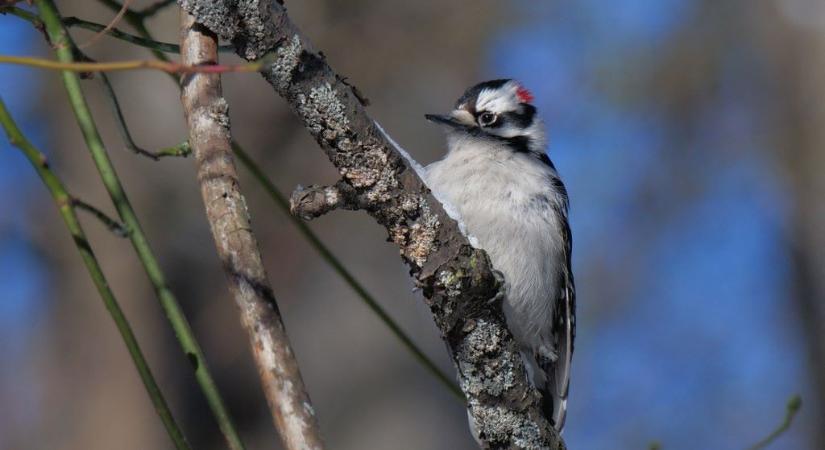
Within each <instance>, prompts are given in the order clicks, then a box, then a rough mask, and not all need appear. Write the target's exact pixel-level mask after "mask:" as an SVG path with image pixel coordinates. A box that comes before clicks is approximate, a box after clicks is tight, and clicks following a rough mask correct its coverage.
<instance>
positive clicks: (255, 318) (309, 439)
mask: <svg viewBox="0 0 825 450" xmlns="http://www.w3.org/2000/svg"><path fill="white" fill-rule="evenodd" d="M181 36H182V39H181V49H182V54H181V58H182V60H183V63H184V64H185V65H189V66H193V67H205V66H209V65H213V64H217V60H218V40H217V36H215V35H214V34H213V33H212V32H210V31H209V30H207V29H205V28H204V27H203V26H200V25H198V24H196V23H195V21H194V19H193V18H192V16H190V15H189V14H187V13H185V12H183V13H182V14H181ZM181 85H182V86H183V89H182V91H181V101H182V102H183V106H184V111H185V114H186V120H187V123H188V125H189V144H190V145H191V147H192V150H193V152H194V155H195V163H196V166H197V169H198V181H199V182H200V187H201V195H202V196H203V201H204V204H205V208H206V216H207V219H208V220H209V225H210V227H211V229H212V236H213V238H214V240H215V246H216V247H217V250H218V255H219V256H220V258H221V261H222V262H223V267H224V271H225V273H226V276H227V279H228V281H229V289H230V291H231V293H232V296H233V297H234V298H235V303H237V305H238V307H239V308H240V310H241V318H242V322H243V324H244V327H245V328H246V331H247V333H248V334H249V340H250V343H251V344H252V349H253V350H254V352H253V353H254V356H255V362H256V363H257V365H258V372H259V373H260V376H261V380H262V382H263V389H264V393H265V394H266V399H267V401H268V403H269V408H270V410H271V411H272V416H273V419H274V421H275V425H276V426H277V428H278V430H279V431H280V435H281V439H282V440H283V443H284V446H285V447H286V448H287V449H289V450H299V449H302V450H310V449H318V450H320V449H322V448H323V443H322V441H321V434H320V428H319V426H318V421H317V419H316V418H315V413H314V411H313V408H312V406H311V403H310V400H309V395H307V392H306V388H305V387H304V382H303V380H302V379H301V373H300V371H299V368H298V362H297V361H296V360H295V355H294V353H293V352H292V349H291V347H290V344H289V338H288V336H287V334H286V330H285V329H284V325H283V323H282V321H281V315H280V312H279V311H278V305H277V304H276V302H275V295H274V294H273V292H272V288H271V286H270V285H269V281H268V279H267V275H266V271H265V270H264V266H263V262H262V261H261V254H260V251H259V249H258V242H257V240H256V238H255V235H254V234H253V233H252V228H251V223H250V218H249V213H248V211H247V209H246V200H245V199H244V196H243V194H241V192H240V189H239V185H238V174H237V172H236V170H235V164H234V162H233V158H232V138H231V136H230V129H229V114H228V105H227V103H226V100H224V98H223V97H222V93H221V79H220V76H219V75H217V74H206V73H203V74H199V75H192V76H184V77H183V78H182V79H181Z"/></svg>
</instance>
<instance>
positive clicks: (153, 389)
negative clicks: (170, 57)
mask: <svg viewBox="0 0 825 450" xmlns="http://www.w3.org/2000/svg"><path fill="white" fill-rule="evenodd" d="M0 123H2V126H3V128H4V129H5V131H6V135H7V136H8V138H9V142H10V143H11V144H12V145H14V146H16V147H17V148H19V149H20V150H21V151H22V152H23V154H24V155H25V156H26V158H27V159H28V160H29V162H30V163H31V165H32V167H34V169H35V170H36V171H37V174H38V175H39V176H40V179H41V180H43V184H45V185H46V188H48V190H49V193H51V196H52V199H54V203H55V204H56V205H57V208H58V210H59V211H60V215H61V217H62V218H63V222H64V223H65V224H66V228H68V230H69V234H71V235H72V238H73V239H74V243H75V246H77V251H78V252H80V256H81V258H82V259H83V264H85V265H86V270H88V271H89V275H90V276H91V277H92V281H93V282H94V284H95V287H96V288H97V292H98V293H99V294H100V298H101V299H102V300H103V304H104V305H105V306H106V309H107V310H108V311H109V314H110V315H111V316H112V320H114V322H115V325H116V326H117V329H118V331H119V332H120V336H121V337H122V338H123V342H124V343H125V344H126V348H127V349H128V350H129V354H130V355H131V356H132V361H133V362H134V363H135V368H137V371H138V373H139V374H140V379H141V380H142V381H143V385H144V386H145V387H146V392H147V393H148V394H149V398H151V399H152V404H153V405H154V407H155V411H156V412H157V413H158V416H160V419H161V421H163V425H164V426H165V427H166V431H167V433H169V437H170V438H172V442H174V444H175V448H177V449H179V450H189V448H190V447H189V444H188V443H187V442H186V438H185V437H184V435H183V432H181V430H180V428H178V424H177V423H176V422H175V418H174V417H173V416H172V411H170V410H169V405H167V404H166V400H165V399H164V397H163V393H162V392H161V390H160V387H159V386H158V384H157V382H156V381H155V377H154V376H153V375H152V371H151V369H149V364H148V363H147V362H146V358H144V356H143V352H142V351H141V349H140V345H139V344H138V341H137V338H136V337H135V334H134V333H133V332H132V327H131V326H130V325H129V321H128V320H127V319H126V316H125V315H124V314H123V310H121V309H120V305H119V304H118V301H117V299H116V298H115V295H114V293H113V292H112V290H111V288H110V287H109V283H108V282H107V281H106V277H105V276H104V275H103V270H102V269H101V267H100V264H99V263H98V261H97V258H96V257H95V254H94V252H93V251H92V248H91V246H90V245H89V241H88V239H86V234H85V233H84V231H83V228H82V227H81V225H80V221H79V220H78V218H77V214H76V212H75V209H74V208H75V204H74V202H73V200H72V197H71V196H70V195H69V193H68V192H67V191H66V188H65V186H64V185H63V183H62V182H61V181H60V179H58V178H57V176H56V175H55V174H54V172H52V171H51V169H49V165H48V163H47V162H46V157H45V156H44V155H43V154H42V153H41V152H40V151H38V150H37V149H36V148H35V147H34V146H33V145H32V144H31V142H29V140H28V139H26V137H25V136H24V135H23V133H22V132H21V131H20V129H19V128H18V127H17V124H16V123H15V122H14V119H12V117H11V115H10V114H9V112H8V110H7V109H6V105H5V104H4V103H3V100H2V98H0Z"/></svg>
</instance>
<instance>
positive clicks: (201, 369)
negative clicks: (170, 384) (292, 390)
mask: <svg viewBox="0 0 825 450" xmlns="http://www.w3.org/2000/svg"><path fill="white" fill-rule="evenodd" d="M35 5H36V6H37V8H38V10H39V11H40V18H41V20H43V23H44V24H45V26H46V31H47V33H48V35H49V38H50V40H51V42H52V44H53V46H54V48H55V51H56V53H57V58H58V60H59V61H61V62H63V63H73V62H74V51H73V50H74V45H73V43H72V41H71V38H70V37H69V34H68V32H67V31H66V29H65V28H64V27H63V24H62V22H61V19H60V14H59V13H58V11H57V8H56V7H55V5H54V2H53V0H35ZM62 77H63V84H64V86H65V88H66V92H67V93H68V95H69V103H70V104H71V106H72V110H73V112H74V114H75V116H76V118H77V121H78V124H79V126H80V128H81V130H82V131H83V137H84V139H85V141H86V145H87V147H88V148H89V151H90V153H91V156H92V159H93V160H94V163H95V165H96V167H97V170H98V172H99V174H100V176H101V179H102V181H103V184H104V186H105V187H106V190H107V192H108V193H109V196H110V197H111V199H112V203H114V205H115V209H117V212H118V215H119V216H120V220H121V221H123V223H124V224H126V226H127V227H128V228H129V231H130V233H129V239H130V240H131V242H132V246H133V247H134V249H135V252H136V253H137V255H138V258H139V259H140V261H141V264H142V265H143V268H144V270H145V271H146V274H147V276H148V277H149V279H150V281H151V282H152V286H153V287H154V289H155V292H156V294H157V296H158V299H159V300H160V303H161V306H162V308H163V310H164V312H165V313H166V317H167V319H168V320H169V322H170V324H171V325H172V328H173V329H174V330H175V335H176V337H177V339H178V341H179V343H180V344H181V347H182V349H183V352H184V353H185V354H186V357H187V359H188V360H189V361H190V363H191V364H192V366H193V370H194V371H195V379H196V380H197V382H198V384H199V386H200V388H201V390H202V391H203V393H204V396H205V397H206V400H207V403H208V404H209V407H210V409H211V410H212V413H213V415H214V416H215V419H216V420H217V422H218V425H219V427H220V429H221V431H222V432H223V434H224V437H225V438H226V440H227V442H228V443H229V445H230V447H231V448H232V449H234V450H240V449H243V448H244V447H243V444H242V443H241V440H240V436H239V435H238V432H237V431H236V430H235V426H234V424H233V423H232V420H231V418H230V416H229V412H228V411H227V409H226V406H225V405H224V403H223V399H222V398H221V396H220V394H219V392H218V388H217V385H216V384H215V381H214V379H213V378H212V375H211V373H210V372H209V369H208V367H207V364H206V358H205V357H204V355H203V351H202V350H201V348H200V345H198V342H197V340H196V339H195V336H194V333H193V332H192V329H191V327H190V326H189V323H188V321H187V320H186V317H185V316H184V314H183V310H182V309H181V307H180V304H179V303H178V300H177V298H175V295H174V294H173V293H172V291H171V290H170V289H169V287H168V285H167V284H166V279H165V277H164V275H163V272H162V271H161V269H160V265H159V264H158V261H157V258H156V257H155V255H154V253H153V252H152V249H151V248H150V246H149V242H148V240H147V238H146V235H145V234H144V233H143V229H142V227H141V226H140V222H139V220H138V218H137V214H136V213H135V211H134V209H133V208H132V205H131V203H130V202H129V198H128V197H127V195H126V192H125V190H124V188H123V185H122V184H121V182H120V179H119V177H118V175H117V172H116V171H115V168H114V166H113V165H112V162H111V160H110V159H109V155H108V153H107V151H106V148H105V146H104V145H103V141H102V139H101V137H100V133H99V132H98V130H97V126H96V124H95V122H94V119H93V118H92V115H91V111H90V110H89V106H88V104H87V103H86V99H85V97H84V96H83V92H82V89H81V87H80V79H79V77H78V75H77V74H76V73H74V72H69V71H64V72H62Z"/></svg>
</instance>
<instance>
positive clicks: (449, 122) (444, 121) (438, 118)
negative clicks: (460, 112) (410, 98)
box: [424, 114, 468, 129]
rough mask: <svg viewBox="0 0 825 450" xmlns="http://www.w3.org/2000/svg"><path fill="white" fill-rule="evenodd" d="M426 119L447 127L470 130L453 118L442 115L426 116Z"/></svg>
mask: <svg viewBox="0 0 825 450" xmlns="http://www.w3.org/2000/svg"><path fill="white" fill-rule="evenodd" d="M424 117H426V118H427V120H429V121H430V122H433V123H437V124H440V125H446V126H448V127H451V128H462V129H464V128H468V127H467V125H466V124H463V123H461V122H459V121H458V120H457V119H455V118H454V117H452V116H445V115H441V114H424Z"/></svg>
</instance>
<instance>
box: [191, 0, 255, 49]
mask: <svg viewBox="0 0 825 450" xmlns="http://www.w3.org/2000/svg"><path fill="white" fill-rule="evenodd" d="M179 3H180V7H181V8H183V10H184V11H186V12H188V13H189V14H191V15H192V16H193V17H194V18H195V20H196V21H197V22H198V23H202V24H204V25H206V26H207V27H208V28H209V29H210V30H212V32H214V33H216V34H217V35H219V36H220V37H222V38H224V39H232V38H234V37H235V35H237V34H238V32H239V31H240V28H241V23H240V21H241V19H240V17H239V16H238V13H237V10H236V9H235V8H234V7H232V3H231V2H226V1H221V0H179Z"/></svg>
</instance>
